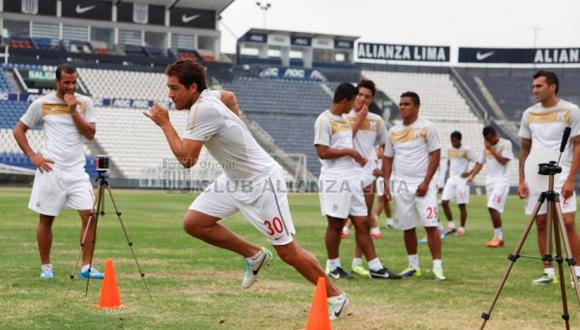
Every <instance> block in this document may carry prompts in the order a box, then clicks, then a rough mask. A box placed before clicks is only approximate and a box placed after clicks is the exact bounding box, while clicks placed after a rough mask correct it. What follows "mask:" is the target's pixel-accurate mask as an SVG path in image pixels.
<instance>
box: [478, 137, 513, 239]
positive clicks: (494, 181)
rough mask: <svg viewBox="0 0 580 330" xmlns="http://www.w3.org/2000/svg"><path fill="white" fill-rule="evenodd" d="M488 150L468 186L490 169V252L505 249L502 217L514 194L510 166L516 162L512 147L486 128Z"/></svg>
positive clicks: (485, 141)
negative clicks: (509, 197)
mask: <svg viewBox="0 0 580 330" xmlns="http://www.w3.org/2000/svg"><path fill="white" fill-rule="evenodd" d="M482 133H483V139H484V149H483V152H482V154H481V156H480V159H479V161H478V162H477V163H476V164H475V166H474V167H473V169H472V170H471V173H469V175H468V176H467V184H471V183H472V182H473V179H474V178H475V176H476V175H477V174H478V173H479V171H481V169H482V168H483V165H484V164H485V165H486V166H487V175H486V177H485V192H486V194H487V210H488V212H489V216H490V217H491V222H492V223H493V238H492V239H491V240H490V241H489V242H487V244H486V246H487V247H488V248H501V247H503V245H504V239H503V231H502V228H501V214H502V213H503V210H504V207H505V202H506V200H507V196H508V193H509V190H510V183H509V164H510V161H511V160H512V159H513V152H512V143H511V142H510V141H509V140H507V139H504V138H500V137H499V135H498V134H497V132H496V131H495V129H494V128H493V127H491V126H486V127H484V128H483V132H482Z"/></svg>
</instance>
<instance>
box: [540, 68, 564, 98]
mask: <svg viewBox="0 0 580 330" xmlns="http://www.w3.org/2000/svg"><path fill="white" fill-rule="evenodd" d="M540 77H544V78H546V82H547V83H548V85H556V94H558V90H559V89H560V80H559V79H558V76H556V74H555V73H554V72H552V71H544V70H540V71H538V72H536V73H535V74H534V79H538V78H540Z"/></svg>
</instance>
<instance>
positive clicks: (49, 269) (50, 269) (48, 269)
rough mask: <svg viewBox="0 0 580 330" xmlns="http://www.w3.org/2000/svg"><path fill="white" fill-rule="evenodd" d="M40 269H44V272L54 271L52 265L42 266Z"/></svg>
mask: <svg viewBox="0 0 580 330" xmlns="http://www.w3.org/2000/svg"><path fill="white" fill-rule="evenodd" d="M40 269H42V271H52V264H44V265H41V266H40Z"/></svg>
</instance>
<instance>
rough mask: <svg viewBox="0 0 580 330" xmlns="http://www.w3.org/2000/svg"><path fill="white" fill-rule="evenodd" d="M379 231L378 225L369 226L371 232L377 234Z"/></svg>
mask: <svg viewBox="0 0 580 330" xmlns="http://www.w3.org/2000/svg"><path fill="white" fill-rule="evenodd" d="M380 233H381V229H380V228H379V227H373V228H371V234H375V235H378V234H380Z"/></svg>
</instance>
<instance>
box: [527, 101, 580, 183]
mask: <svg viewBox="0 0 580 330" xmlns="http://www.w3.org/2000/svg"><path fill="white" fill-rule="evenodd" d="M566 126H570V128H571V132H570V139H571V138H573V137H575V136H578V135H580V109H578V106H577V105H575V104H573V103H570V102H567V101H564V100H560V101H559V102H558V104H556V105H555V106H553V107H549V108H545V107H544V106H542V104H541V103H537V104H535V105H533V106H531V107H529V108H528V109H527V110H526V111H525V112H524V114H523V115H522V121H521V125H520V132H519V136H520V137H522V138H525V139H531V140H532V150H534V149H535V148H539V147H547V148H550V149H553V150H555V151H558V152H559V151H560V144H561V142H562V135H563V134H564V128H566ZM572 153H573V151H572V148H571V147H570V140H568V143H567V144H566V149H564V153H563V154H562V160H561V166H562V168H564V169H569V168H570V166H571V165H572ZM554 160H556V159H554ZM564 171H566V170H564Z"/></svg>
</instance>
